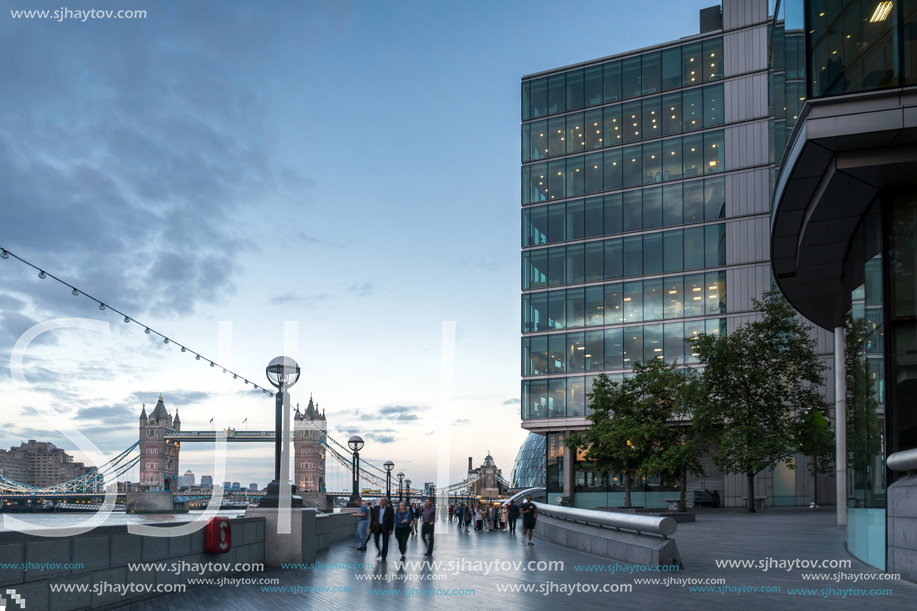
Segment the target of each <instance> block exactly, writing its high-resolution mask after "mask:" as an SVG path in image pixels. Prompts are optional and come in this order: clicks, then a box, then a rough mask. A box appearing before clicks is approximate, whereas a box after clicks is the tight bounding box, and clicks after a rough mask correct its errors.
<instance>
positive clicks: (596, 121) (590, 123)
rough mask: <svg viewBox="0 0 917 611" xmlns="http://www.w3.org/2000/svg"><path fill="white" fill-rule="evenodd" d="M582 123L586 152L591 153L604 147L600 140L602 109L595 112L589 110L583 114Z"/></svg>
mask: <svg viewBox="0 0 917 611" xmlns="http://www.w3.org/2000/svg"><path fill="white" fill-rule="evenodd" d="M584 122H585V125H586V127H585V128H584V129H585V132H586V133H585V136H586V140H585V145H586V150H587V151H593V150H595V149H600V148H602V146H604V144H603V142H602V140H603V138H602V130H603V129H604V128H603V127H602V109H601V108H596V109H595V110H590V111H589V112H587V113H586V114H585V118H584Z"/></svg>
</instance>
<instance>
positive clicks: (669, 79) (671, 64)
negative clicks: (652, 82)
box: [662, 47, 681, 91]
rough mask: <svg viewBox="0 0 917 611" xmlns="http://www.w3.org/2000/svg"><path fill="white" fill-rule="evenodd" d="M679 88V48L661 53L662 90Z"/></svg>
mask: <svg viewBox="0 0 917 611" xmlns="http://www.w3.org/2000/svg"><path fill="white" fill-rule="evenodd" d="M678 87H681V47H675V48H672V49H666V50H665V51H663V52H662V90H663V91H668V90H669V89H677V88H678Z"/></svg>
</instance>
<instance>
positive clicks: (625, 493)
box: [624, 463, 630, 507]
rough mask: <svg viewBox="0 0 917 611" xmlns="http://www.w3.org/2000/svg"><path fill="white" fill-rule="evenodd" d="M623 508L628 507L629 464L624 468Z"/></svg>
mask: <svg viewBox="0 0 917 611" xmlns="http://www.w3.org/2000/svg"><path fill="white" fill-rule="evenodd" d="M624 506H625V507H630V463H627V464H626V465H625V466H624Z"/></svg>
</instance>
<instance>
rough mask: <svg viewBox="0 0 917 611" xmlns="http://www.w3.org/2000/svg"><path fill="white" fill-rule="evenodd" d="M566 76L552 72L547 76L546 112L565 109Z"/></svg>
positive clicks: (550, 113)
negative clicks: (552, 73)
mask: <svg viewBox="0 0 917 611" xmlns="http://www.w3.org/2000/svg"><path fill="white" fill-rule="evenodd" d="M565 84H566V78H565V77H564V74H563V73H561V74H554V75H552V76H549V77H548V114H549V115H553V114H554V113H556V112H563V111H564V110H566V109H567V108H566V97H567V92H566V86H565Z"/></svg>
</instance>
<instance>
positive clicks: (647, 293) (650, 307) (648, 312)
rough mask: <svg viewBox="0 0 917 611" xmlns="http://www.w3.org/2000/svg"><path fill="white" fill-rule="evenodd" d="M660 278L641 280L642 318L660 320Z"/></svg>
mask: <svg viewBox="0 0 917 611" xmlns="http://www.w3.org/2000/svg"><path fill="white" fill-rule="evenodd" d="M662 304H663V291H662V278H654V279H652V280H644V281H643V320H662V313H663V309H662Z"/></svg>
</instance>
